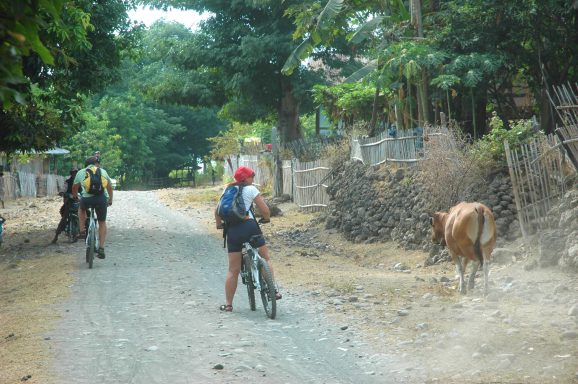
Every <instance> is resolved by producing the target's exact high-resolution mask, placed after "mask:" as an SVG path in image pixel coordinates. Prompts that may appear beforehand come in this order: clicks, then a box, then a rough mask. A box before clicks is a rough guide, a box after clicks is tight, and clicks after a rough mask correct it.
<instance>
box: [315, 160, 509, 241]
mask: <svg viewBox="0 0 578 384" xmlns="http://www.w3.org/2000/svg"><path fill="white" fill-rule="evenodd" d="M337 171H338V172H337V175H336V177H335V178H334V181H333V182H332V184H331V185H330V186H329V188H328V189H327V192H328V193H329V195H330V196H331V203H330V206H329V209H328V210H327V213H326V216H325V223H326V228H327V229H337V230H338V231H340V232H342V233H343V235H344V236H345V237H346V238H347V239H348V240H350V241H353V242H356V243H373V242H378V241H380V242H384V241H390V240H393V241H395V242H397V243H398V244H400V245H401V246H402V247H403V248H405V249H419V248H421V249H424V250H431V249H432V246H433V245H432V244H431V242H430V224H429V216H430V214H431V209H430V208H429V207H431V206H432V204H431V203H432V202H431V201H429V196H428V193H427V191H425V189H424V188H423V186H421V185H420V184H419V183H418V182H417V181H416V177H415V176H416V173H415V172H417V171H416V170H413V169H397V170H394V171H392V170H390V169H388V168H387V167H385V166H374V167H368V166H365V165H364V164H362V163H360V162H357V161H350V162H346V163H345V164H343V165H342V166H341V168H340V169H338V170H337ZM472 200H477V201H481V202H483V203H485V204H486V205H488V206H489V207H490V208H492V209H493V210H494V214H495V216H496V222H497V225H498V230H499V233H500V236H504V238H505V239H512V238H516V237H517V236H519V235H520V229H519V225H518V221H517V219H516V206H515V203H514V199H513V196H512V187H511V183H510V180H509V177H507V175H503V174H499V175H496V176H495V177H494V178H493V180H492V181H491V182H490V183H489V184H488V188H487V190H483V191H478V193H477V196H476V197H475V198H473V199H472ZM448 208H449V207H448Z"/></svg>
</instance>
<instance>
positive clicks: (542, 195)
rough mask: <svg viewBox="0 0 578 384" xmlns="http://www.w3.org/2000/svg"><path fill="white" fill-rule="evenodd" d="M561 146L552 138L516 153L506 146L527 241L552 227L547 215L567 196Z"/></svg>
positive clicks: (518, 208) (515, 150) (521, 223)
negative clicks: (531, 235) (536, 232)
mask: <svg viewBox="0 0 578 384" xmlns="http://www.w3.org/2000/svg"><path fill="white" fill-rule="evenodd" d="M558 146H559V140H558V138H557V137H556V136H553V135H550V136H547V137H544V138H536V139H534V140H533V141H532V142H530V143H528V144H524V145H522V146H520V148H517V149H514V148H510V145H509V143H508V142H507V141H505V142H504V147H505V150H506V160H507V161H508V170H509V173H510V179H511V180H512V188H513V192H514V197H515V202H516V209H517V211H518V221H519V222H520V228H521V230H522V235H523V236H524V237H527V236H528V235H530V234H532V233H534V232H535V231H536V230H538V229H543V228H548V227H549V223H548V219H547V214H548V212H549V211H550V209H551V208H552V207H553V204H554V203H555V201H556V200H557V198H559V197H561V196H562V195H563V194H564V191H565V178H564V173H563V162H564V153H563V152H562V151H560V150H558V149H557V147H558Z"/></svg>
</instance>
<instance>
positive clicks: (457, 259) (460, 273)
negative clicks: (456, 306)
mask: <svg viewBox="0 0 578 384" xmlns="http://www.w3.org/2000/svg"><path fill="white" fill-rule="evenodd" d="M461 259H462V258H461V257H459V256H457V257H454V263H455V264H456V272H457V274H458V276H459V278H460V293H461V294H462V295H463V294H465V293H466V282H465V281H464V266H462V261H461Z"/></svg>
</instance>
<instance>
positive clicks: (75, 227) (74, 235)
mask: <svg viewBox="0 0 578 384" xmlns="http://www.w3.org/2000/svg"><path fill="white" fill-rule="evenodd" d="M69 225H70V226H69V230H70V232H69V233H68V236H69V238H70V241H71V242H72V243H76V241H77V240H78V231H79V221H78V216H76V215H71V216H70V223H69Z"/></svg>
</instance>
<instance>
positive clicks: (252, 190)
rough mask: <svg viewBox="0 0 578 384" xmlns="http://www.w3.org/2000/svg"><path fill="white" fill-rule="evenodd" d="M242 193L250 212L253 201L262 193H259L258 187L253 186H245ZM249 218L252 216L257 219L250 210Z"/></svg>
mask: <svg viewBox="0 0 578 384" xmlns="http://www.w3.org/2000/svg"><path fill="white" fill-rule="evenodd" d="M242 193H243V201H244V202H245V208H247V210H249V208H251V204H253V200H255V197H257V196H259V194H260V193H261V192H259V190H258V189H257V187H255V186H254V185H253V184H251V185H246V186H244V187H243V191H242ZM249 216H251V217H252V218H253V219H254V218H255V216H254V215H253V212H251V211H250V210H249Z"/></svg>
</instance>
